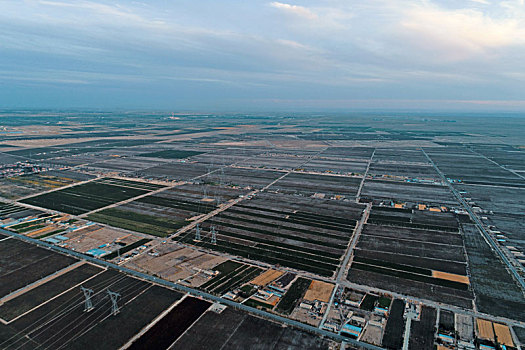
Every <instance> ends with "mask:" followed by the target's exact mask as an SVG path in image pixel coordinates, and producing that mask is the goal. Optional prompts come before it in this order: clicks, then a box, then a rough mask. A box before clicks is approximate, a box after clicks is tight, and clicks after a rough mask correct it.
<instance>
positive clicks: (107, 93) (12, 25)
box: [0, 0, 525, 111]
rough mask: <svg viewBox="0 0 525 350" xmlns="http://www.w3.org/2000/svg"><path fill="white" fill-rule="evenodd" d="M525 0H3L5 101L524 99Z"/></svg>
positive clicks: (318, 103)
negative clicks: (142, 0) (141, 0)
mask: <svg viewBox="0 0 525 350" xmlns="http://www.w3.org/2000/svg"><path fill="white" fill-rule="evenodd" d="M524 1H525V0H502V1H496V0H440V1H438V0H421V1H420V0H410V1H408V0H407V1H405V0H395V1H394V0H366V1H362V0H361V1H355V0H324V1H323V0H317V1H308V0H306V1H294V2H290V1H288V0H281V1H259V0H250V1H240V0H220V1H217V0H177V1H169V0H150V1H145V2H140V1H74V0H68V1H66V0H13V1H5V0H0V107H3V108H25V107H29V108H39V107H43V108H69V107H81V108H146V109H157V110H160V109H173V110H225V111H258V110H259V111H264V110H268V111H270V110H272V111H273V110H275V111H277V110H297V111H309V110H311V111H320V110H353V109H401V110H404V109H409V110H418V109H420V110H474V111H476V110H480V111H483V110H495V111H497V110H502V111H507V110H509V111H525V3H524Z"/></svg>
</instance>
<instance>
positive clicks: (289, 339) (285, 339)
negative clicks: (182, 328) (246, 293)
mask: <svg viewBox="0 0 525 350" xmlns="http://www.w3.org/2000/svg"><path fill="white" fill-rule="evenodd" d="M202 334H206V335H207V336H205V337H203V336H202ZM255 344H256V347H257V349H311V350H321V349H327V348H328V347H329V344H330V341H329V340H328V339H325V338H320V337H317V336H315V335H313V334H310V333H307V332H304V331H301V330H298V329H295V328H292V327H282V326H281V325H280V324H277V323H274V322H271V321H268V320H264V319H262V318H258V317H255V316H252V315H249V314H247V313H245V312H242V311H237V310H233V309H231V308H229V309H226V310H224V311H223V312H221V313H220V314H218V313H215V312H207V313H205V314H204V315H203V317H202V318H201V319H199V320H198V321H197V323H195V324H194V325H193V326H192V327H191V328H190V329H188V330H187V331H186V333H184V334H183V336H182V337H181V338H179V339H178V340H177V341H176V342H175V344H174V345H173V348H175V349H187V350H200V349H221V348H222V349H251V348H254V346H255Z"/></svg>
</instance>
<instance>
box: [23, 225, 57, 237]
mask: <svg viewBox="0 0 525 350" xmlns="http://www.w3.org/2000/svg"><path fill="white" fill-rule="evenodd" d="M59 228H60V227H59V226H55V225H50V226H46V227H42V228H41V229H38V230H36V231H31V232H29V233H28V234H27V236H29V237H33V236H38V235H41V234H44V233H47V232H51V231H54V230H58V229H59Z"/></svg>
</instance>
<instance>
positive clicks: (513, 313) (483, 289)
mask: <svg viewBox="0 0 525 350" xmlns="http://www.w3.org/2000/svg"><path fill="white" fill-rule="evenodd" d="M462 231H463V233H464V239H465V249H466V251H467V254H468V262H469V265H470V274H471V276H470V281H471V284H472V288H473V289H474V293H475V295H476V306H477V308H478V310H479V311H481V312H485V313H490V314H492V315H497V316H503V317H509V318H514V319H517V320H522V321H523V320H525V315H524V314H523V312H522V310H525V301H524V300H523V294H522V292H521V289H520V288H519V287H518V285H517V284H516V282H515V281H514V279H513V278H512V276H511V275H510V274H509V273H508V272H507V270H506V268H505V265H503V263H502V262H501V260H500V259H499V258H498V257H497V256H496V254H495V253H494V252H493V251H492V250H491V248H490V247H489V245H488V244H487V243H486V242H485V240H484V239H483V237H482V236H481V234H480V233H479V232H478V229H477V228H476V227H475V226H474V225H463V226H462Z"/></svg>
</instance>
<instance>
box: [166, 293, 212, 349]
mask: <svg viewBox="0 0 525 350" xmlns="http://www.w3.org/2000/svg"><path fill="white" fill-rule="evenodd" d="M212 307H213V303H211V304H210V306H209V307H208V308H207V309H206V310H204V312H203V313H202V314H200V316H199V317H197V319H196V320H195V321H193V322H192V324H190V325H189V326H188V328H186V329H185V330H184V332H182V333H181V335H179V336H178V337H177V339H175V340H174V341H173V343H171V344H170V346H168V348H167V349H166V350H171V349H174V348H173V345H175V343H176V342H177V341H178V340H179V339H180V338H182V337H183V336H184V334H186V332H187V331H189V330H190V329H191V328H192V327H193V325H194V324H196V323H197V322H199V320H200V319H201V318H202V317H203V316H204V315H205V314H206V312H208V311H209V310H210V309H211V308H212Z"/></svg>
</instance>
